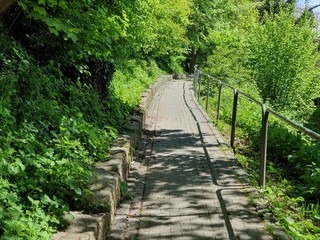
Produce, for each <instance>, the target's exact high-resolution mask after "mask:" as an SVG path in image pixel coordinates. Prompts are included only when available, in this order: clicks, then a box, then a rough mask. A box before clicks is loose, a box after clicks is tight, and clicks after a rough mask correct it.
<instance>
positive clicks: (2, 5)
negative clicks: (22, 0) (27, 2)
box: [0, 0, 16, 15]
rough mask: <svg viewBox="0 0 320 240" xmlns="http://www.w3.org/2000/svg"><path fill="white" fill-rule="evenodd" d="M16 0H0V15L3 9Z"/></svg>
mask: <svg viewBox="0 0 320 240" xmlns="http://www.w3.org/2000/svg"><path fill="white" fill-rule="evenodd" d="M15 2H16V0H1V1H0V15H1V14H2V13H4V12H5V10H6V9H7V8H8V7H10V6H11V5H12V4H13V3H15Z"/></svg>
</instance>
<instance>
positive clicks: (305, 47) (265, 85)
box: [249, 9, 320, 112]
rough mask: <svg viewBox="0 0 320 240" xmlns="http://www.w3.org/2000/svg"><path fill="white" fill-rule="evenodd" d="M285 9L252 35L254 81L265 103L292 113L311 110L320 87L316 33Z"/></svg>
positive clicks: (308, 24)
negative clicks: (297, 20)
mask: <svg viewBox="0 0 320 240" xmlns="http://www.w3.org/2000/svg"><path fill="white" fill-rule="evenodd" d="M295 21H296V20H295V17H294V15H293V14H292V13H291V12H290V11H287V10H285V9H283V10H281V11H280V13H279V14H277V15H270V16H268V17H266V19H265V22H264V24H258V25H257V27H256V29H255V31H254V32H253V34H252V35H251V38H250V41H249V45H250V46H249V49H250V51H251V53H250V55H251V57H250V64H251V65H252V69H253V77H254V79H255V81H256V83H257V85H258V87H259V90H260V93H261V96H262V98H263V100H264V101H270V103H271V104H272V105H273V106H274V107H275V108H276V109H286V108H290V111H291V112H292V111H294V110H298V109H301V108H302V107H303V108H306V107H310V105H311V104H312V100H313V99H314V98H315V97H316V96H317V94H318V92H317V91H318V89H319V86H320V81H319V70H317V69H316V63H317V61H318V59H319V54H318V53H315V52H316V47H317V46H316V45H315V44H314V42H315V39H316V32H315V31H314V30H313V29H312V28H311V27H310V23H309V21H308V20H307V19H301V20H300V21H299V23H296V22H295Z"/></svg>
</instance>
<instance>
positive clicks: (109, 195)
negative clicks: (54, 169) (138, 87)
mask: <svg viewBox="0 0 320 240" xmlns="http://www.w3.org/2000/svg"><path fill="white" fill-rule="evenodd" d="M168 80H172V76H171V75H167V76H163V77H161V78H159V79H158V80H157V81H155V83H154V84H153V85H152V86H151V87H149V89H148V90H147V91H145V92H144V93H143V94H142V95H141V96H142V101H141V104H140V106H139V111H138V112H137V114H136V115H133V116H132V117H131V121H130V123H129V124H128V126H127V131H126V133H125V134H123V135H121V136H120V137H119V138H118V139H117V140H116V142H115V143H114V144H113V146H112V147H111V149H110V151H109V156H110V160H108V161H106V162H100V163H97V164H96V165H95V166H94V167H93V172H94V177H93V180H92V184H91V185H90V187H89V189H90V190H91V191H92V192H93V193H94V196H93V197H91V198H90V200H88V201H91V202H90V205H94V206H106V205H109V208H108V209H106V210H105V211H103V212H102V213H99V214H84V213H81V212H71V215H73V218H72V219H70V218H66V221H67V222H68V223H69V224H70V225H69V226H68V228H67V229H66V230H65V231H63V232H58V233H56V234H54V235H53V237H52V239H53V240H74V239H77V240H104V239H106V236H107V234H108V232H109V230H110V229H109V228H110V225H111V223H112V221H113V216H114V213H115V211H116V207H117V205H118V204H119V202H120V198H121V190H120V184H121V183H122V182H124V181H126V179H127V176H128V174H129V170H130V169H129V168H130V163H131V161H132V160H133V152H134V149H135V148H136V147H137V146H138V143H139V140H140V133H141V130H142V128H143V127H144V122H145V116H146V112H147V111H148V108H149V105H150V103H151V100H152V98H153V95H154V93H155V92H156V91H157V90H158V89H159V88H160V87H161V86H162V85H163V84H164V83H165V82H166V81H168Z"/></svg>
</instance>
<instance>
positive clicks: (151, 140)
mask: <svg viewBox="0 0 320 240" xmlns="http://www.w3.org/2000/svg"><path fill="white" fill-rule="evenodd" d="M222 143H223V140H222V139H221V137H220V135H219V133H217V131H216V129H215V128H214V126H213V125H212V123H211V122H210V121H208V118H207V117H206V115H205V114H203V111H202V110H201V109H200V108H199V106H198V104H197V103H195V100H194V97H193V91H192V81H190V80H188V79H179V80H173V81H169V82H167V83H166V84H165V85H164V86H163V87H162V89H161V90H160V91H159V92H158V93H157V94H156V95H155V97H154V99H153V102H152V104H151V108H150V109H149V111H148V114H147V120H146V129H145V135H144V139H143V140H142V142H141V152H140V155H139V157H138V158H137V160H136V162H135V166H134V168H133V172H132V173H131V175H130V179H129V189H130V191H131V199H130V200H127V201H124V202H123V204H122V205H121V206H120V208H119V209H118V212H117V215H116V216H115V221H114V225H113V226H112V231H111V234H110V236H109V239H136V240H138V239H185V240H187V239H248V240H249V239H252V240H258V239H272V237H271V236H270V235H268V234H267V233H266V231H265V224H264V222H263V220H262V219H260V218H259V216H258V214H257V212H256V209H255V208H254V207H253V206H252V203H251V201H250V200H249V199H250V198H249V197H248V194H249V193H250V192H252V191H253V189H252V188H250V186H249V185H248V181H247V176H246V174H245V172H244V171H243V170H242V169H241V167H240V166H239V165H238V164H237V162H236V160H235V158H234V156H233V154H231V153H230V152H229V151H228V150H227V149H226V148H222V147H221V145H223V144H222Z"/></svg>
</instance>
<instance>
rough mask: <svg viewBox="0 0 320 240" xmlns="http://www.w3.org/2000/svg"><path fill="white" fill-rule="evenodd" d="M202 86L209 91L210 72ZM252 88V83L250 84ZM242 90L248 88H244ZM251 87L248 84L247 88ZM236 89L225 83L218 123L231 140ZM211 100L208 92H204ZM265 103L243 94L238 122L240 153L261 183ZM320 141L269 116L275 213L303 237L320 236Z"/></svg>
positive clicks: (268, 194) (270, 193)
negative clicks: (262, 128) (207, 82)
mask: <svg viewBox="0 0 320 240" xmlns="http://www.w3.org/2000/svg"><path fill="white" fill-rule="evenodd" d="M203 80H204V84H203V86H204V87H203V89H202V91H201V93H202V96H205V94H206V91H205V86H206V82H205V81H206V78H203ZM248 89H249V90H250V88H248ZM241 90H242V89H241ZM242 91H244V92H245V89H244V90H242ZM232 98H233V92H232V90H230V89H228V88H223V91H222V101H221V112H220V120H219V121H218V122H217V123H216V124H215V125H216V126H217V128H219V130H220V131H222V134H223V135H224V136H225V138H226V141H227V142H229V138H230V131H231V127H230V124H231V116H232V101H230V99H232ZM200 100H201V101H200V102H201V104H202V105H203V106H204V105H205V98H204V97H202V98H200ZM216 106H217V89H216V88H215V87H213V89H212V92H211V97H210V101H209V109H208V113H209V116H210V117H211V118H212V120H213V121H215V119H216V112H215V111H216ZM260 129H261V107H260V106H258V105H257V104H255V103H252V102H250V101H249V100H247V99H245V98H243V97H241V95H240V97H239V103H238V112H237V128H236V140H235V145H236V151H237V159H238V160H239V162H240V163H241V165H242V166H243V167H244V168H245V169H246V170H247V172H248V173H249V177H250V180H251V181H252V183H253V184H255V185H257V184H258V176H259V151H260ZM319 149H320V145H319V143H318V142H315V141H314V140H310V138H309V137H307V136H304V135H303V134H301V133H299V132H297V131H296V130H294V129H293V128H292V127H289V126H288V125H286V124H285V123H283V122H281V121H280V120H277V119H276V118H274V117H272V116H270V117H269V130H268V165H267V186H268V187H267V190H266V191H264V192H263V193H264V196H265V198H266V199H267V200H268V202H269V205H270V206H272V207H270V211H271V213H272V215H271V216H272V217H274V220H275V222H276V223H277V224H278V225H281V226H283V227H284V228H285V229H286V231H287V232H288V233H289V234H290V235H291V236H292V237H294V238H297V239H317V238H318V237H319V231H320V229H319V191H320V189H319V186H320V182H319V180H320V178H319V177H320V174H319V173H320V171H319V166H320V165H319V164H320V162H319V159H320V155H319V154H320V151H319Z"/></svg>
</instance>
